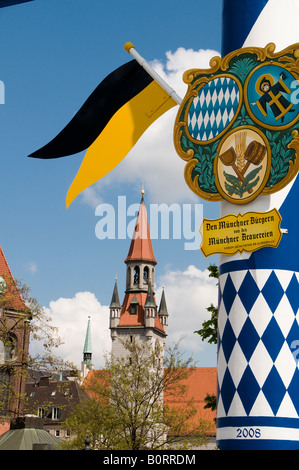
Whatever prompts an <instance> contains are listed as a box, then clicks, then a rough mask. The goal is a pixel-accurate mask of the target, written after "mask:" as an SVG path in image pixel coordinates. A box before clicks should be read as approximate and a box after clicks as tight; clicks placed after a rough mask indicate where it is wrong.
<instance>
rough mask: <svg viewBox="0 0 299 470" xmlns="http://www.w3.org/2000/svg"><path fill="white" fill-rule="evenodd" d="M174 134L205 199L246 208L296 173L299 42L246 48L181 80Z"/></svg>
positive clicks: (188, 172)
mask: <svg viewBox="0 0 299 470" xmlns="http://www.w3.org/2000/svg"><path fill="white" fill-rule="evenodd" d="M184 81H185V82H186V83H187V84H188V90H187V93H186V95H185V97H184V99H183V101H182V103H181V105H180V108H179V111H178V114H177V118H176V122H175V128H174V142H175V147H176V150H177V152H178V154H179V155H180V157H181V158H182V159H184V160H185V161H186V162H187V164H186V166H185V179H186V182H187V184H188V186H189V187H190V188H191V189H192V191H193V192H194V193H195V194H197V195H198V196H200V197H201V198H203V199H207V200H210V201H221V200H223V199H225V200H227V201H229V202H231V203H233V204H246V203H248V202H251V201H252V200H254V199H255V198H256V197H257V196H258V195H259V194H262V195H263V194H272V193H274V192H276V191H278V190H280V189H282V188H283V187H285V186H286V185H287V184H288V183H289V182H290V181H291V180H292V179H293V178H294V177H295V176H296V174H297V172H298V165H299V161H298V151H299V91H298V87H299V44H294V45H292V46H290V47H288V48H286V49H285V50H283V51H281V52H279V53H275V45H274V44H272V43H271V44H268V45H267V46H266V47H265V48H253V47H252V48H243V49H239V50H237V51H233V52H232V53H230V54H228V55H227V56H225V57H224V58H220V57H214V58H213V59H212V60H211V61H210V69H192V70H188V71H187V72H185V74H184Z"/></svg>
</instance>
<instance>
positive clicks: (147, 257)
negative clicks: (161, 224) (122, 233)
mask: <svg viewBox="0 0 299 470" xmlns="http://www.w3.org/2000/svg"><path fill="white" fill-rule="evenodd" d="M141 193H142V199H141V203H140V207H139V212H138V216H137V221H136V225H135V230H134V234H133V237H132V241H131V245H130V249H129V253H128V256H127V258H126V259H125V263H127V262H128V261H133V260H134V261H143V260H144V261H151V262H152V263H155V264H157V261H156V258H155V255H154V251H153V246H152V240H151V235H150V230H149V225H148V220H147V213H146V207H145V204H144V200H143V194H144V191H142V192H141Z"/></svg>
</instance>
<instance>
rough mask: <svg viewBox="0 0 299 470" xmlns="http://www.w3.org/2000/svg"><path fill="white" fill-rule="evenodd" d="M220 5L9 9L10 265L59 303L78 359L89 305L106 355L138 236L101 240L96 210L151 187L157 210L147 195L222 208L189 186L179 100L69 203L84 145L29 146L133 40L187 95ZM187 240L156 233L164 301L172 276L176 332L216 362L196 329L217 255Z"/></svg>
mask: <svg viewBox="0 0 299 470" xmlns="http://www.w3.org/2000/svg"><path fill="white" fill-rule="evenodd" d="M221 13H222V7H221V1H220V0H210V1H209V2H206V1H203V0H202V1H201V0H196V1H195V0H191V1H189V2H188V3H186V4H182V2H180V1H178V0H173V1H171V2H170V1H168V0H165V1H164V2H161V1H157V0H152V1H151V2H140V1H134V0H128V1H127V2H123V1H119V0H117V1H114V2H104V1H102V0H88V1H83V0H63V1H61V0H35V1H33V2H29V3H27V4H23V5H16V6H13V7H9V8H3V9H0V41H1V67H0V80H1V81H2V83H3V84H4V98H5V100H4V104H0V124H1V127H0V128H1V139H0V149H1V162H2V171H1V175H2V178H1V185H0V197H1V201H2V204H1V230H0V244H1V246H2V248H3V250H4V253H5V255H6V258H7V260H8V263H9V265H10V268H11V270H12V272H13V274H14V276H15V277H16V278H18V279H23V280H24V281H25V283H26V284H28V285H29V286H30V287H31V289H32V293H33V295H34V296H35V297H36V298H37V299H38V301H39V302H40V304H41V305H43V306H45V307H46V308H48V309H49V311H50V312H51V314H52V316H53V323H54V324H56V325H57V326H58V327H59V329H60V331H61V334H62V337H63V338H64V340H65V342H66V345H65V349H62V350H61V354H62V355H63V356H65V357H66V358H67V359H70V360H73V361H74V362H75V363H79V362H80V361H81V357H82V349H83V344H84V336H85V330H86V325H87V316H88V315H89V314H90V315H91V323H92V335H93V345H94V346H93V350H94V351H93V352H94V360H95V367H99V366H100V363H101V359H100V357H101V347H102V346H103V345H107V344H108V343H109V332H108V313H107V305H109V303H110V300H111V295H112V290H113V285H114V279H115V276H116V275H117V277H118V286H119V293H120V297H121V298H123V292H124V289H125V265H124V262H123V261H124V259H125V257H126V255H127V252H128V249H129V244H130V240H129V238H126V239H122V240H119V239H117V237H116V239H105V240H99V238H97V236H96V233H95V227H96V224H97V222H98V221H99V217H98V216H96V215H95V210H96V207H97V206H98V205H99V204H109V205H111V207H113V208H114V209H115V211H116V213H117V211H118V198H119V196H124V197H125V198H126V204H127V207H128V206H130V205H131V204H136V203H139V202H140V198H141V196H140V190H141V188H142V185H144V189H145V201H146V205H147V208H148V211H149V207H150V204H162V203H166V204H167V205H168V206H170V205H171V204H174V203H175V204H179V207H180V208H182V207H183V206H182V205H183V204H187V205H188V204H189V205H190V207H191V208H192V211H193V212H192V213H194V205H195V204H202V210H203V216H204V217H206V218H215V217H217V216H218V205H217V204H208V203H205V202H204V201H202V200H199V199H198V198H197V197H196V196H195V195H193V194H192V193H191V191H190V190H189V188H188V187H187V185H186V184H185V181H184V176H183V170H184V162H182V161H181V160H180V158H179V157H178V155H177V154H176V153H175V151H174V147H173V137H172V130H173V123H174V119H175V116H176V113H177V110H178V107H176V108H174V110H171V111H169V112H168V113H167V114H166V115H164V116H162V117H161V118H160V119H159V120H158V121H157V122H156V123H155V125H154V126H153V128H152V129H149V130H148V131H147V132H146V134H144V136H143V137H142V138H141V139H140V141H139V142H138V144H137V145H136V147H135V148H134V149H133V150H132V151H131V152H130V154H129V155H128V156H127V157H126V158H125V160H124V161H123V162H122V163H121V164H120V165H119V167H117V168H116V169H115V170H113V171H112V172H111V173H110V174H109V175H107V176H106V177H105V178H103V180H101V181H99V182H98V183H96V184H95V185H94V186H93V187H92V188H90V189H89V190H87V191H85V192H84V193H83V194H82V195H80V196H78V198H77V199H76V200H75V201H74V202H73V203H72V204H71V206H70V208H69V209H66V206H65V197H66V193H67V190H68V188H69V186H70V184H71V183H72V181H73V178H74V177H75V175H76V173H77V171H78V169H79V166H80V163H81V161H82V159H83V157H84V152H82V153H80V154H77V155H74V156H70V157H66V158H61V159H54V160H48V161H43V160H37V159H30V158H27V155H28V154H30V153H32V152H33V151H35V150H37V149H38V148H40V147H41V146H43V145H44V144H46V143H47V142H48V141H49V140H51V139H52V138H53V137H54V136H55V135H56V134H57V133H58V132H60V130H62V128H63V127H64V126H65V125H66V124H67V123H68V122H69V120H70V119H71V118H72V116H73V115H74V114H75V113H76V112H77V111H78V109H79V108H80V107H81V105H82V104H83V102H84V101H85V100H86V99H87V97H88V96H89V94H90V93H91V92H92V91H93V90H94V88H95V87H96V86H97V85H98V83H99V82H100V81H101V80H102V79H103V78H105V76H107V75H108V74H109V73H110V72H111V71H113V70H114V69H115V68H117V67H119V66H120V65H121V64H123V63H125V62H127V61H128V60H130V59H131V57H130V56H129V55H128V53H127V52H126V51H125V50H124V47H123V46H124V43H125V42H127V41H131V42H132V43H133V44H134V45H135V47H136V49H137V50H138V52H139V53H140V54H141V55H143V56H144V57H145V58H146V59H147V60H148V61H150V62H153V66H155V68H156V69H157V70H159V71H160V72H161V74H162V75H163V78H164V79H165V80H166V81H168V82H169V83H170V85H171V86H172V87H173V88H175V89H176V91H177V92H178V94H179V95H180V96H181V97H183V96H184V91H185V85H184V84H183V81H182V73H183V71H184V70H186V69H187V68H192V67H195V68H196V67H199V68H200V67H208V62H209V58H211V57H212V56H214V55H216V54H217V51H220V47H221V39H220V38H221ZM132 219H133V217H132V216H130V217H128V222H129V221H131V220H132ZM185 222H186V221H185ZM183 223H184V221H183V219H182V224H183ZM182 227H183V225H182ZM198 228H199V227H198ZM185 243H186V240H184V239H183V238H182V239H179V240H174V239H173V237H172V236H171V234H170V238H169V239H168V240H159V239H157V240H153V247H154V252H155V256H156V258H157V260H158V265H157V268H156V292H157V301H158V302H159V300H160V293H161V287H162V285H165V293H166V300H167V304H168V309H169V314H170V319H169V332H170V333H169V340H172V339H177V338H178V337H179V336H180V335H181V334H182V335H187V337H188V338H189V339H187V340H186V341H185V343H182V344H183V345H184V348H185V349H186V350H187V352H189V350H190V352H192V353H194V356H195V357H196V359H197V360H198V365H199V366H211V365H216V354H215V348H214V347H211V346H209V345H205V344H203V343H202V341H201V339H200V338H199V337H198V336H197V335H194V334H193V331H194V329H195V328H200V327H201V323H202V321H203V320H204V319H205V318H207V316H208V314H207V313H205V307H207V306H209V304H210V302H214V303H215V302H216V301H217V288H216V285H215V284H216V283H215V281H214V280H210V279H207V273H206V272H205V270H206V268H207V266H208V265H209V264H210V263H217V262H218V259H217V257H211V258H208V259H206V258H205V257H204V255H203V254H202V253H201V251H200V250H199V249H198V250H186V249H184V248H185ZM203 292H204V293H205V295H203ZM174 297H175V298H174ZM210 297H211V300H209V299H210ZM186 318H188V319H191V321H190V323H189V322H186Z"/></svg>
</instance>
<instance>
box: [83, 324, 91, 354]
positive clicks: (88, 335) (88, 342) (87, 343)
mask: <svg viewBox="0 0 299 470" xmlns="http://www.w3.org/2000/svg"><path fill="white" fill-rule="evenodd" d="M91 353H92V346H91V331H90V317H88V323H87V330H86V336H85V343H84V349H83V354H91Z"/></svg>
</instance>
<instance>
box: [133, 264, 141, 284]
mask: <svg viewBox="0 0 299 470" xmlns="http://www.w3.org/2000/svg"><path fill="white" fill-rule="evenodd" d="M139 275H140V270H139V266H135V268H134V284H139Z"/></svg>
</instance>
